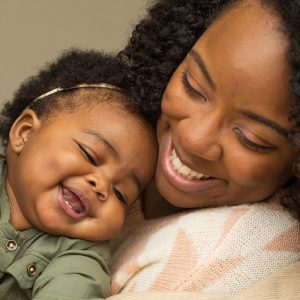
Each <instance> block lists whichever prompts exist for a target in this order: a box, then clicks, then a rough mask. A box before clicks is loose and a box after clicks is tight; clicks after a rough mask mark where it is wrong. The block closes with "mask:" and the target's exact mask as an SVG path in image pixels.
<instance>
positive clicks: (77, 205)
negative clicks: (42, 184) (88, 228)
mask: <svg viewBox="0 0 300 300" xmlns="http://www.w3.org/2000/svg"><path fill="white" fill-rule="evenodd" d="M62 195H63V198H64V200H65V202H66V203H67V204H68V206H69V207H70V208H72V209H73V210H74V211H75V212H76V213H78V214H80V213H84V212H85V207H84V205H83V203H82V202H81V200H80V199H79V198H78V197H77V195H76V194H74V193H72V192H71V191H70V190H68V189H67V188H65V187H62Z"/></svg>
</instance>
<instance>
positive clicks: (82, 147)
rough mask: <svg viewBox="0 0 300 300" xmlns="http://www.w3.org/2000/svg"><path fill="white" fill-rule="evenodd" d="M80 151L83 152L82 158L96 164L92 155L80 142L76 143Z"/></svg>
mask: <svg viewBox="0 0 300 300" xmlns="http://www.w3.org/2000/svg"><path fill="white" fill-rule="evenodd" d="M78 147H79V148H80V151H81V153H82V154H83V156H84V158H85V159H86V160H87V161H88V162H90V163H91V164H92V165H94V166H97V162H96V160H95V159H94V157H93V156H92V155H91V154H90V153H89V151H88V150H87V149H86V148H85V147H84V146H83V145H81V144H78Z"/></svg>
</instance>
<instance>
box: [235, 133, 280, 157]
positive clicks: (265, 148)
mask: <svg viewBox="0 0 300 300" xmlns="http://www.w3.org/2000/svg"><path fill="white" fill-rule="evenodd" d="M233 131H234V133H235V134H236V135H237V137H238V139H239V140H240V141H241V143H243V144H244V145H245V146H247V147H248V148H250V149H252V150H254V151H257V152H263V153H265V152H270V151H272V150H274V149H275V147H273V146H271V145H270V146H266V145H260V144H257V143H255V142H253V141H251V140H250V139H248V138H247V137H246V136H245V134H244V133H243V131H242V130H241V129H240V128H237V127H236V128H234V129H233Z"/></svg>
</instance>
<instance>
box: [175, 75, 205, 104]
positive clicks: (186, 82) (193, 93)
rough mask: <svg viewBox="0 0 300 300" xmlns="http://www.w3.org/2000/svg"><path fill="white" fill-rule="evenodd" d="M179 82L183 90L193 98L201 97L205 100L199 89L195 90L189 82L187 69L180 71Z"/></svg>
mask: <svg viewBox="0 0 300 300" xmlns="http://www.w3.org/2000/svg"><path fill="white" fill-rule="evenodd" d="M181 82H182V84H183V87H184V89H185V91H186V92H187V93H188V94H189V95H190V96H191V97H193V98H201V100H202V101H206V99H205V97H204V96H203V94H202V93H201V92H200V91H197V90H196V89H195V88H194V87H193V86H192V85H191V83H190V82H189V80H188V75H187V71H184V72H183V73H182V77H181Z"/></svg>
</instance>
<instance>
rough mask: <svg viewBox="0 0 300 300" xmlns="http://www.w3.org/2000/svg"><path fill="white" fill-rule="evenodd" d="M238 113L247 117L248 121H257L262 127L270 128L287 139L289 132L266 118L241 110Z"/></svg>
mask: <svg viewBox="0 0 300 300" xmlns="http://www.w3.org/2000/svg"><path fill="white" fill-rule="evenodd" d="M239 112H240V113H241V114H242V115H244V116H246V117H248V118H249V119H252V120H254V121H257V122H259V123H262V124H264V125H267V126H269V127H271V128H272V129H274V130H276V131H277V132H278V133H279V134H280V135H282V136H284V137H285V138H288V133H289V131H288V130H287V129H286V128H284V127H282V126H281V125H279V124H278V123H277V122H275V121H272V120H270V119H267V118H265V117H263V116H261V115H258V114H256V113H254V112H252V111H248V110H243V109H241V110H239Z"/></svg>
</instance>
